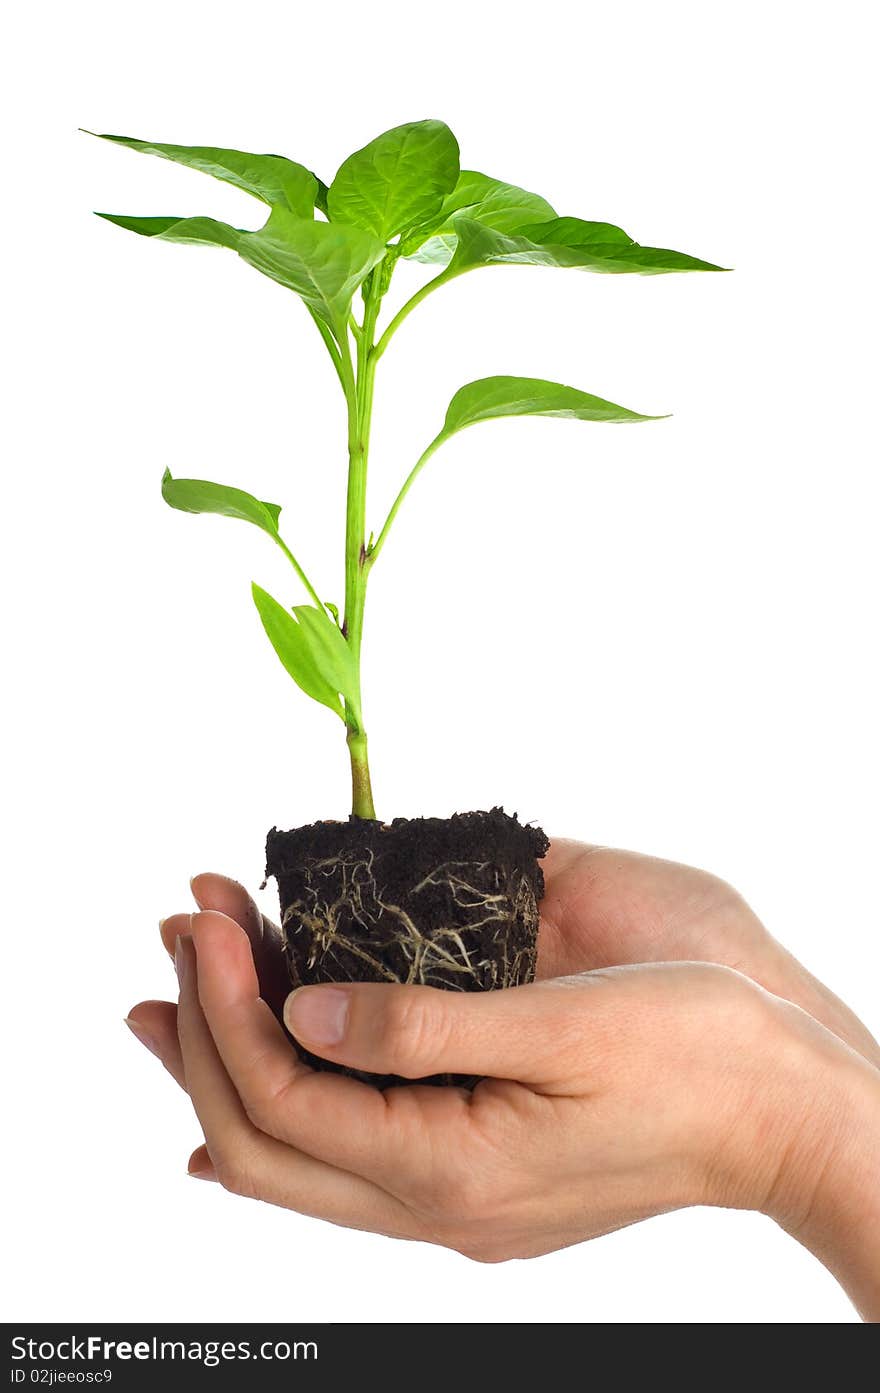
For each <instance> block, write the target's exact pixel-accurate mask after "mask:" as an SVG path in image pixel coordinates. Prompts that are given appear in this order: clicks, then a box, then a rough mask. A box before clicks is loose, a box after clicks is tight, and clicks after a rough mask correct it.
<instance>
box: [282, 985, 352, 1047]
mask: <svg viewBox="0 0 880 1393" xmlns="http://www.w3.org/2000/svg"><path fill="white" fill-rule="evenodd" d="M349 999H350V997H349V993H348V992H347V991H345V990H344V988H339V987H297V989H296V991H295V992H291V994H290V996H289V997H288V998H287V1000H286V1001H285V1003H284V1023H285V1025H286V1026H287V1029H288V1030H289V1031H290V1033H291V1035H295V1036H296V1038H297V1040H302V1041H304V1042H305V1043H306V1044H313V1045H338V1044H339V1042H340V1040H342V1038H343V1036H344V1035H345V1027H346V1025H347V1023H348V1004H349Z"/></svg>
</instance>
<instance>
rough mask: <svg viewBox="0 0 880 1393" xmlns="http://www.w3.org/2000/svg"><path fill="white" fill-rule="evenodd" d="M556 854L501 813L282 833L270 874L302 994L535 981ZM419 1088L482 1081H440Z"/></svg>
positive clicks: (535, 831)
mask: <svg viewBox="0 0 880 1393" xmlns="http://www.w3.org/2000/svg"><path fill="white" fill-rule="evenodd" d="M548 847H549V842H548V840H547V837H546V836H545V835H544V833H543V832H542V831H541V829H540V828H538V827H530V826H526V825H524V824H523V823H521V822H519V821H518V820H517V818H516V816H515V815H514V816H509V815H508V814H506V813H504V812H503V811H502V810H501V808H493V809H492V810H491V812H475V813H456V814H455V816H453V817H451V818H436V817H424V818H402V817H400V818H395V820H394V821H393V822H391V823H382V822H373V821H369V820H366V819H363V818H355V817H352V818H350V819H349V821H348V822H315V823H312V824H311V825H310V826H308V827H297V828H294V829H293V831H290V832H279V831H278V829H277V828H273V829H272V831H271V832H270V833H269V836H268V838H267V841H266V874H267V876H274V877H275V879H276V880H277V882H278V894H279V900H280V904H281V925H282V931H283V934H284V952H285V958H286V961H287V968H288V971H289V973H290V981H291V983H292V985H293V986H294V987H300V986H311V985H313V984H315V983H318V982H402V983H420V984H422V985H424V986H428V987H443V988H446V989H447V990H449V991H491V990H495V989H497V988H500V987H516V986H520V985H522V984H523V983H526V982H531V981H532V979H533V978H534V975H535V957H536V951H537V936H538V902H539V901H540V899H541V896H542V894H543V892H544V877H543V875H542V873H541V868H540V866H539V865H538V861H539V859H540V857H542V856H544V855H545V854H546V852H547V849H548ZM297 1048H298V1049H299V1047H297ZM299 1052H300V1054H301V1055H302V1057H303V1058H304V1059H306V1060H307V1061H308V1063H310V1064H312V1065H314V1066H315V1067H317V1068H323V1069H332V1070H334V1071H337V1072H341V1073H349V1074H355V1075H356V1077H359V1078H363V1079H366V1080H368V1081H370V1082H372V1083H376V1084H378V1085H379V1086H380V1087H386V1086H388V1085H390V1084H395V1083H411V1082H413V1081H412V1080H411V1079H405V1080H404V1079H399V1078H396V1077H393V1076H389V1077H380V1076H378V1075H375V1074H364V1073H358V1072H357V1071H355V1070H350V1069H342V1068H341V1066H339V1065H336V1064H330V1063H328V1062H327V1061H325V1060H320V1059H317V1058H316V1057H315V1056H313V1055H310V1054H309V1053H308V1052H307V1051H305V1050H302V1049H300V1050H299ZM420 1082H423V1083H425V1082H428V1083H438V1084H440V1083H458V1084H465V1085H467V1084H471V1083H473V1082H474V1080H466V1079H463V1078H460V1077H453V1076H451V1075H438V1076H435V1077H432V1078H431V1079H427V1080H425V1079H423V1080H420Z"/></svg>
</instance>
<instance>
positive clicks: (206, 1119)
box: [159, 911, 871, 1261]
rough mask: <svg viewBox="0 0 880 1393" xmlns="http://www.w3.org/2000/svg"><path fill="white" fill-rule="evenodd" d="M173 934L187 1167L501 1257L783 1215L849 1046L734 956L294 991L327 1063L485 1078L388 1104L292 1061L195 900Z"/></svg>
mask: <svg viewBox="0 0 880 1393" xmlns="http://www.w3.org/2000/svg"><path fill="white" fill-rule="evenodd" d="M186 927H187V928H188V930H189V932H188V933H184V934H182V935H180V936H179V937H178V940H177V968H178V975H179V979H180V1000H179V1007H178V1018H177V1033H176V1035H175V1036H173V1037H172V1036H171V1034H170V1033H167V1034H165V1035H163V1037H162V1039H161V1041H160V1049H159V1052H160V1054H161V1055H162V1057H163V1059H164V1060H165V1062H166V1064H167V1065H168V1067H169V1068H170V1069H171V1070H172V1072H174V1073H175V1074H176V1075H177V1076H178V1077H180V1078H181V1079H182V1080H183V1081H184V1083H185V1086H186V1088H187V1090H188V1092H189V1094H190V1097H191V1098H192V1101H193V1105H194V1107H195V1110H196V1113H197V1115H198V1118H199V1121H200V1123H201V1126H202V1129H203V1132H204V1136H205V1139H206V1146H205V1148H200V1149H199V1151H198V1152H197V1153H196V1154H195V1156H194V1158H193V1163H192V1169H193V1170H194V1172H195V1173H197V1174H198V1173H201V1174H205V1175H207V1176H216V1178H218V1179H219V1180H220V1181H221V1183H222V1184H223V1185H224V1186H225V1187H226V1188H227V1189H230V1190H232V1191H234V1192H236V1193H238V1194H245V1195H249V1196H252V1197H257V1198H260V1199H264V1200H268V1201H269V1202H271V1203H274V1204H278V1205H282V1206H285V1207H288V1208H292V1209H295V1210H298V1211H300V1212H303V1213H306V1214H312V1215H316V1216H318V1217H321V1218H325V1219H330V1220H332V1221H333V1222H336V1223H340V1224H345V1225H349V1226H352V1227H357V1228H369V1229H373V1230H377V1231H380V1232H383V1233H388V1234H393V1235H396V1236H398V1237H404V1238H411V1239H419V1240H423V1241H429V1242H433V1243H440V1244H443V1245H445V1246H448V1247H451V1248H454V1249H457V1250H459V1251H461V1252H464V1253H466V1254H468V1255H469V1256H471V1257H474V1258H477V1259H481V1260H486V1261H501V1260H504V1259H507V1258H511V1257H529V1256H533V1255H536V1254H539V1253H544V1252H548V1251H551V1250H553V1249H555V1248H559V1247H562V1246H566V1245H568V1244H571V1243H577V1242H580V1241H582V1240H584V1239H586V1238H591V1237H594V1236H596V1235H597V1234H600V1233H605V1232H608V1231H610V1230H612V1229H616V1228H619V1227H621V1226H623V1225H625V1224H630V1223H633V1222H635V1221H636V1220H639V1219H643V1218H646V1217H647V1216H649V1215H651V1214H657V1213H660V1212H663V1211H666V1210H670V1209H674V1208H677V1207H680V1206H683V1205H688V1204H723V1205H735V1206H744V1207H750V1208H757V1209H764V1210H767V1211H769V1212H772V1213H774V1215H775V1216H776V1217H780V1218H784V1220H785V1221H787V1222H789V1223H790V1224H791V1225H796V1224H797V1223H799V1222H801V1220H802V1218H803V1215H802V1214H801V1210H802V1209H807V1208H809V1206H810V1204H811V1202H812V1187H811V1185H810V1183H809V1178H810V1177H811V1176H814V1175H821V1174H822V1173H823V1172H824V1170H825V1169H827V1165H828V1162H829V1159H830V1153H831V1151H832V1150H833V1149H834V1148H835V1147H836V1146H837V1145H838V1143H839V1138H838V1123H837V1116H838V1114H837V1109H836V1106H835V1103H834V1100H833V1097H832V1095H831V1093H830V1092H829V1091H828V1090H827V1089H823V1088H822V1087H820V1086H819V1083H818V1081H819V1080H820V1078H821V1076H822V1071H823V1070H827V1069H828V1068H832V1069H833V1068H834V1067H835V1066H836V1065H839V1061H838V1060H837V1058H836V1054H835V1051H837V1052H840V1053H841V1054H842V1055H844V1056H846V1057H847V1058H848V1059H849V1060H853V1059H855V1056H854V1055H853V1054H852V1052H851V1051H848V1050H846V1049H845V1047H844V1046H842V1045H841V1044H840V1042H839V1041H837V1040H835V1038H834V1037H833V1036H831V1035H830V1033H829V1032H827V1031H825V1030H824V1029H823V1028H822V1027H820V1026H818V1025H817V1024H816V1023H815V1022H814V1021H813V1020H812V1019H811V1018H809V1017H808V1016H806V1015H805V1014H804V1013H803V1012H801V1011H799V1010H797V1009H796V1008H792V1007H790V1006H788V1005H787V1004H786V1003H783V1002H781V1001H779V1000H778V999H777V998H775V997H772V996H770V995H769V994H768V993H766V992H764V991H762V990H761V989H760V988H758V987H757V986H755V984H754V983H752V982H751V981H749V979H747V978H746V977H744V976H742V975H741V974H739V973H736V972H734V971H732V970H729V969H725V968H721V967H715V966H711V965H706V964H693V963H688V964H674V965H647V966H639V967H629V968H615V969H608V970H604V971H598V972H593V973H587V974H582V975H581V976H579V977H570V978H563V979H553V980H549V981H546V982H542V983H536V984H534V985H532V986H529V987H520V988H515V989H513V990H510V991H506V992H498V993H486V994H478V993H473V994H471V993H452V992H441V991H436V990H433V989H431V988H424V987H389V986H373V985H348V986H345V987H335V986H320V987H307V988H304V989H302V990H301V991H300V992H297V993H294V994H293V995H292V996H291V997H290V998H288V1001H287V1004H286V1008H285V1020H286V1022H287V1025H288V1027H289V1029H290V1030H291V1033H293V1034H294V1035H295V1036H296V1037H297V1038H298V1039H299V1040H300V1041H301V1042H302V1043H303V1044H304V1045H305V1046H307V1047H308V1048H309V1049H311V1050H313V1051H315V1052H317V1053H320V1054H321V1055H323V1056H324V1057H326V1058H329V1059H332V1060H334V1061H336V1062H338V1063H342V1064H347V1065H351V1066H353V1067H356V1068H359V1069H365V1070H369V1071H372V1072H377V1073H396V1074H400V1075H402V1076H403V1077H406V1078H418V1077H423V1076H425V1075H427V1074H432V1073H435V1072H436V1073H442V1072H454V1073H467V1074H471V1073H473V1074H481V1075H488V1076H490V1077H488V1078H486V1079H484V1081H483V1082H482V1083H480V1084H478V1085H477V1087H476V1088H475V1089H474V1091H473V1092H472V1093H468V1092H466V1091H464V1090H460V1089H455V1088H442V1089H437V1088H430V1087H425V1086H419V1085H412V1086H404V1087H400V1088H396V1089H390V1090H388V1091H387V1092H386V1093H381V1092H379V1091H378V1090H376V1089H374V1088H372V1087H370V1086H368V1085H366V1084H363V1083H360V1082H357V1081H355V1080H353V1079H350V1078H345V1077H342V1076H339V1075H331V1074H327V1073H316V1072H313V1071H312V1070H310V1069H309V1068H308V1067H306V1066H305V1065H303V1064H302V1063H301V1062H300V1061H299V1060H298V1059H297V1057H296V1054H295V1052H294V1051H293V1049H292V1048H291V1046H290V1043H289V1041H288V1040H287V1038H286V1036H285V1034H284V1032H283V1030H282V1028H281V1026H280V1025H279V1023H278V1021H277V1020H276V1019H275V1016H274V1015H273V1013H272V1011H271V1010H270V1008H269V1007H268V1005H267V1004H266V1002H265V1001H264V1000H263V999H262V997H261V996H260V991H259V982H258V979H257V974H256V971H255V967H254V960H253V954H252V949H251V942H250V939H249V937H248V935H247V934H246V933H245V932H244V931H243V930H242V929H241V928H240V926H239V925H238V924H237V923H235V922H234V921H233V920H232V919H230V918H228V917H226V916H225V915H223V914H220V913H217V912H216V911H207V912H200V913H197V914H194V915H193V916H191V918H190V921H189V923H188V925H187V926H186ZM862 1068H864V1069H865V1070H866V1071H867V1072H871V1071H868V1069H867V1066H866V1065H864V1064H862ZM793 1137H796V1138H798V1139H799V1144H798V1146H796V1147H793V1146H792V1138H793Z"/></svg>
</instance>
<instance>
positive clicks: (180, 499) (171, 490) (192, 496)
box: [162, 469, 281, 538]
mask: <svg viewBox="0 0 880 1393" xmlns="http://www.w3.org/2000/svg"><path fill="white" fill-rule="evenodd" d="M162 497H163V498H164V499H165V502H166V503H168V504H170V506H171V507H172V508H177V509H179V510H180V512H182V513H219V514H221V515H222V516H223V517H227V518H240V519H241V520H242V521H243V522H252V523H253V524H254V526H255V527H261V528H262V530H263V531H264V532H268V533H269V536H270V537H276V538H277V536H278V518H279V516H280V514H281V508H280V507H279V505H278V504H277V503H263V502H261V501H260V499H259V498H254V496H253V494H251V493H245V491H244V490H243V489H236V488H230V486H229V485H228V484H212V483H210V482H209V481H208V480H207V479H173V478H172V477H171V472H170V470H168V469H166V470H165V473H164V474H163V475H162Z"/></svg>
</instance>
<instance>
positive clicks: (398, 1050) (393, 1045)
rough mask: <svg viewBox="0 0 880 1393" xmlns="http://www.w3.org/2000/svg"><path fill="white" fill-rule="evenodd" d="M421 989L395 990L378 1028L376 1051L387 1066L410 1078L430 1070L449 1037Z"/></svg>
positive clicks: (431, 1003) (438, 1013)
mask: <svg viewBox="0 0 880 1393" xmlns="http://www.w3.org/2000/svg"><path fill="white" fill-rule="evenodd" d="M423 991H424V989H422V988H417V987H416V988H413V989H412V990H406V991H401V992H395V993H394V998H393V1000H392V1001H391V1002H390V1003H389V1005H388V1007H387V1009H386V1011H385V1014H384V1017H383V1020H382V1024H381V1027H380V1038H379V1053H380V1056H381V1058H382V1060H383V1061H384V1064H385V1066H386V1068H387V1069H388V1070H389V1071H391V1072H394V1073H399V1074H402V1075H404V1076H405V1077H410V1078H417V1077H418V1076H419V1075H421V1074H425V1073H430V1072H431V1068H432V1063H433V1061H434V1060H436V1059H438V1058H439V1056H440V1055H441V1053H442V1050H443V1045H444V1042H445V1040H446V1038H447V1036H448V1031H447V1029H446V1028H445V1026H444V1021H443V1014H442V1012H441V1011H438V1010H437V1009H436V1006H435V1004H434V1003H433V1002H431V1001H430V999H429V997H428V995H427V993H425V994H424V995H423Z"/></svg>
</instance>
